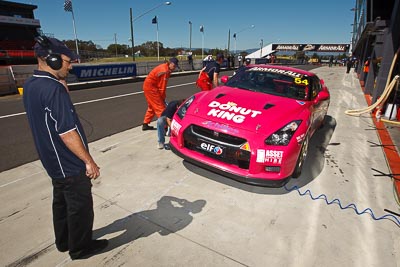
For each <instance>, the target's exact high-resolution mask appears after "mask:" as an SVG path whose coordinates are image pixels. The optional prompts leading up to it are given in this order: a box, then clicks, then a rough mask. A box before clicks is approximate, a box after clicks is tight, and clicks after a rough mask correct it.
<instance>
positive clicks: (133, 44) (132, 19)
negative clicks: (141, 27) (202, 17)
mask: <svg viewBox="0 0 400 267" xmlns="http://www.w3.org/2000/svg"><path fill="white" fill-rule="evenodd" d="M171 4H172V3H171V2H162V3H160V4H158V5H156V6H155V7H153V8H150V9H149V10H147V11H146V12H144V13H142V14H140V15H139V16H137V17H135V18H133V16H132V8H130V22H131V41H132V60H133V61H135V42H134V39H133V22H134V21H136V20H138V19H140V18H141V17H143V16H144V15H146V14H148V13H150V12H151V11H153V10H154V9H156V8H159V7H160V6H163V5H166V6H169V5H171Z"/></svg>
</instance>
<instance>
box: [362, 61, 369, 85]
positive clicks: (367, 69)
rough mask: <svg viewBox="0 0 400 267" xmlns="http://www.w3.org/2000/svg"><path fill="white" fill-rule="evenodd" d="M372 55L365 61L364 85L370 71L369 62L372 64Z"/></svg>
mask: <svg viewBox="0 0 400 267" xmlns="http://www.w3.org/2000/svg"><path fill="white" fill-rule="evenodd" d="M370 60H371V57H368V58H367V60H366V61H365V62H364V67H363V72H364V86H365V83H366V81H367V76H368V72H369V64H370Z"/></svg>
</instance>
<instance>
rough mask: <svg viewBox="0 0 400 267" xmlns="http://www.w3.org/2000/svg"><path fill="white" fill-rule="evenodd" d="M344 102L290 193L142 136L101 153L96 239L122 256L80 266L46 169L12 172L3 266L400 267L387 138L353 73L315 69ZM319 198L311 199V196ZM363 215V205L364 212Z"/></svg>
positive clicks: (35, 165) (5, 175)
mask: <svg viewBox="0 0 400 267" xmlns="http://www.w3.org/2000/svg"><path fill="white" fill-rule="evenodd" d="M314 71H315V72H316V73H317V74H318V75H319V76H320V77H321V78H323V79H325V82H326V84H327V86H328V87H329V88H330V92H331V95H332V98H331V104H330V109H329V112H328V116H327V120H326V122H327V123H326V125H325V127H324V128H323V129H321V130H319V131H318V132H317V133H316V135H315V136H314V137H313V138H312V139H311V142H310V151H309V155H308V158H307V160H306V163H305V166H304V170H303V174H302V175H301V176H300V178H299V179H296V180H291V181H290V182H289V183H288V184H287V185H286V187H285V188H278V189H271V188H263V187H256V186H251V185H245V184H242V183H238V182H235V181H233V180H230V179H227V178H225V177H223V176H219V175H216V174H214V173H211V172H208V171H206V170H203V169H200V168H197V167H195V166H193V165H191V164H189V163H187V162H184V161H182V160H181V159H180V158H178V157H177V156H175V155H174V154H173V153H171V151H165V150H158V149H157V148H156V133H155V132H154V131H146V132H142V131H141V129H140V127H136V128H133V129H130V130H127V131H124V132H122V133H118V134H115V135H112V136H109V137H106V138H103V139H101V140H98V141H95V142H92V143H90V148H91V151H92V154H93V156H94V158H95V159H96V161H97V162H98V163H99V165H100V166H101V172H102V174H101V177H100V178H99V179H98V180H96V181H94V182H93V197H94V203H95V226H94V229H96V231H95V237H96V238H98V237H101V238H109V239H110V245H109V247H108V248H107V249H106V250H105V251H104V252H102V253H100V254H98V255H95V256H92V257H91V258H89V259H85V260H78V261H73V262H72V261H70V259H69V257H68V254H67V253H60V252H58V251H57V250H56V249H55V246H54V241H53V239H54V236H53V230H52V224H51V198H52V197H51V183H50V180H49V178H48V176H47V175H46V173H45V172H44V170H43V168H42V166H41V164H40V162H39V161H34V162H32V163H29V164H24V165H22V166H19V167H17V168H14V169H11V170H8V171H4V172H2V173H0V181H1V184H0V200H1V202H2V203H3V205H2V206H1V208H0V218H1V219H0V222H1V225H0V234H1V236H2V238H1V241H0V251H1V252H0V265H2V266H7V265H9V266H24V265H28V266H82V265H85V266H122V265H124V266H187V265H191V266H389V267H392V266H393V267H395V266H398V263H399V262H400V252H399V251H400V242H399V241H400V238H399V229H400V228H399V226H398V225H397V224H396V221H395V219H393V218H394V217H386V218H387V219H381V220H374V219H373V218H372V216H371V215H370V213H371V212H369V211H366V212H365V213H364V214H362V215H357V214H356V212H355V210H354V208H348V209H344V210H342V209H341V208H340V207H339V205H338V204H336V203H337V202H335V203H334V204H332V205H327V203H326V202H325V200H324V199H318V200H312V199H311V197H310V193H307V194H305V195H304V196H301V195H300V194H299V193H298V191H296V190H294V191H290V189H292V188H293V187H294V186H297V187H299V190H300V192H301V193H304V192H311V194H312V195H313V197H317V196H319V195H321V194H324V195H325V196H326V198H327V199H328V201H332V200H334V199H339V200H340V202H341V203H342V205H343V206H347V205H349V204H351V203H354V204H355V205H356V207H357V209H358V211H359V212H362V211H364V210H365V209H367V208H369V209H370V210H371V211H372V212H373V213H374V215H375V217H382V216H384V215H386V214H387V213H386V212H385V211H384V209H389V210H392V211H396V212H399V208H398V206H397V205H396V203H395V200H394V197H393V194H392V189H393V187H392V182H391V181H390V179H389V178H388V177H381V176H379V177H377V176H375V175H376V174H377V173H376V172H375V171H374V170H373V169H376V170H379V171H381V172H384V173H389V172H390V171H389V170H388V167H387V164H386V161H385V157H384V154H383V152H382V148H381V147H380V146H371V143H373V144H379V142H380V141H379V138H378V136H377V134H376V130H375V129H374V125H373V122H372V120H371V118H369V115H365V116H362V117H360V118H357V117H350V116H347V115H345V114H344V111H345V110H347V109H358V108H362V107H365V105H366V101H365V98H364V96H363V94H362V91H361V88H360V86H359V83H358V80H357V79H356V77H355V75H354V74H353V73H351V74H346V73H345V69H344V68H341V67H335V68H328V67H322V68H318V69H315V70H314ZM308 190H309V191H308ZM353 207H354V206H353Z"/></svg>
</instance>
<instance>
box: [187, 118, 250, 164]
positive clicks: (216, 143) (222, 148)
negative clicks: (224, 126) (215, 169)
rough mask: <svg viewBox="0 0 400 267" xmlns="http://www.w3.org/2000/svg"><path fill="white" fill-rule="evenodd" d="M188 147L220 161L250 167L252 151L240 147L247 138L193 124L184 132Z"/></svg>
mask: <svg viewBox="0 0 400 267" xmlns="http://www.w3.org/2000/svg"><path fill="white" fill-rule="evenodd" d="M183 138H184V145H185V147H186V148H188V149H190V150H193V151H197V152H199V153H202V154H203V155H205V156H207V157H210V158H213V159H217V160H219V161H222V162H225V163H228V164H233V165H236V166H238V167H239V168H241V169H249V165H250V152H249V151H245V150H242V149H240V147H241V146H242V145H243V144H245V143H246V142H247V140H246V139H243V138H239V137H236V136H233V135H229V134H225V133H221V132H216V131H213V130H210V129H207V128H204V127H201V126H198V125H191V126H189V127H188V128H186V130H185V131H184V133H183Z"/></svg>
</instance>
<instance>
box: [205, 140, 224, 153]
mask: <svg viewBox="0 0 400 267" xmlns="http://www.w3.org/2000/svg"><path fill="white" fill-rule="evenodd" d="M200 148H201V149H203V150H204V151H207V152H210V153H212V154H215V155H218V156H220V155H222V153H223V152H224V150H223V148H222V147H220V146H217V145H213V144H209V143H205V142H203V143H201V144H200Z"/></svg>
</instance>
